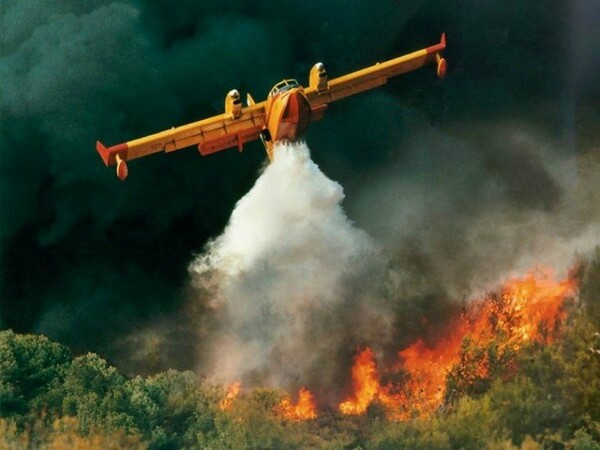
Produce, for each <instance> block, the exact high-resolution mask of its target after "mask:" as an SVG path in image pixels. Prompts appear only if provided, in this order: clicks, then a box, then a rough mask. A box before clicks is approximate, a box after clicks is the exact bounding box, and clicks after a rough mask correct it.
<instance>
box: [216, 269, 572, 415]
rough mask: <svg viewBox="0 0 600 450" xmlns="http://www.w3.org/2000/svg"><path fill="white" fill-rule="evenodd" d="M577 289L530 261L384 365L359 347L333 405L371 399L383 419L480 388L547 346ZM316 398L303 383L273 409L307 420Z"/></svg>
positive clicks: (363, 408) (352, 406)
mask: <svg viewBox="0 0 600 450" xmlns="http://www.w3.org/2000/svg"><path fill="white" fill-rule="evenodd" d="M576 294H577V282H576V280H575V277H574V275H573V276H569V277H567V278H565V279H562V280H557V279H556V278H555V276H554V275H553V273H552V271H551V270H550V269H545V268H537V269H535V270H532V271H530V272H529V273H527V274H526V275H525V276H523V277H518V278H511V279H509V280H507V281H506V282H505V283H504V284H503V286H502V287H500V288H499V289H497V290H495V291H493V292H490V293H489V294H488V295H486V296H484V297H482V298H480V299H476V300H473V301H471V302H469V303H468V304H465V306H464V307H463V309H462V313H461V314H460V315H459V316H458V317H453V318H449V319H448V325H447V326H446V327H445V328H444V330H443V331H442V332H441V333H438V337H437V340H436V341H435V342H431V343H427V342H425V341H424V340H423V339H417V340H416V341H415V342H414V343H412V344H410V345H408V346H407V347H405V348H404V349H401V350H399V351H398V359H397V361H396V362H395V364H393V365H391V367H380V365H379V364H378V361H377V355H376V354H375V352H374V351H373V350H372V349H371V348H369V347H364V348H358V349H357V352H356V355H355V356H354V358H353V364H352V369H351V373H350V375H351V378H352V393H351V394H350V395H349V396H348V397H347V398H346V399H345V400H344V401H342V402H341V403H339V405H337V408H336V409H337V410H338V411H339V412H340V413H341V414H343V415H348V416H359V415H363V414H365V413H366V412H367V411H368V410H369V408H370V407H371V406H372V405H375V404H377V405H379V406H380V407H381V408H383V410H384V411H385V415H386V417H387V418H388V419H390V420H394V421H407V420H411V419H415V418H428V417H431V416H432V415H433V414H435V412H436V411H438V410H439V409H440V408H441V407H443V406H445V405H451V404H452V402H453V401H454V400H455V399H456V397H462V396H464V395H472V394H477V393H482V392H484V391H485V388H486V387H489V384H490V382H491V381H492V380H493V379H495V378H502V379H505V380H506V379H510V378H511V377H513V376H514V375H515V374H516V373H517V371H518V362H517V360H518V354H519V351H520V350H521V349H522V348H524V347H526V346H527V345H529V344H538V345H541V346H543V345H548V344H551V343H552V342H553V341H554V340H555V339H556V338H558V337H559V336H560V333H561V331H562V328H563V324H564V323H565V320H566V319H567V305H566V302H567V301H568V300H569V299H573V298H574V296H575V295H576ZM386 380H387V381H386ZM449 387H450V389H448V388H449ZM240 388H241V383H240V382H235V383H233V384H232V385H230V386H229V388H228V389H227V393H226V395H225V396H224V398H223V399H222V400H221V403H220V405H221V409H222V410H229V409H230V408H231V407H232V403H233V401H234V399H235V398H237V397H238V396H239V394H240ZM316 403H317V402H316V399H315V398H314V396H313V394H312V393H311V392H310V391H309V390H308V389H307V388H305V387H302V388H300V390H299V392H298V394H297V401H296V403H294V402H293V400H292V398H291V396H289V395H284V396H283V398H282V399H281V400H280V402H279V403H278V404H277V405H276V406H275V407H274V412H275V413H276V414H277V416H279V417H280V418H282V419H286V420H292V421H302V420H312V419H316V418H317V416H318V413H317V406H316Z"/></svg>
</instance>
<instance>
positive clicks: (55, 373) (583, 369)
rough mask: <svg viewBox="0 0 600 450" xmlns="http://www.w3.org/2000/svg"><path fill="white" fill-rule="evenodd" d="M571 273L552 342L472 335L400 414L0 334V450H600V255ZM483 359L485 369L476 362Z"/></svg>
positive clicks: (378, 401)
mask: <svg viewBox="0 0 600 450" xmlns="http://www.w3.org/2000/svg"><path fill="white" fill-rule="evenodd" d="M573 277H574V278H575V279H576V281H577V283H578V286H579V287H578V290H577V293H576V294H574V295H573V296H572V298H569V299H566V300H565V301H564V303H563V305H562V308H564V310H565V311H566V312H567V314H566V315H565V317H566V319H565V321H564V323H562V324H561V330H560V334H559V337H558V338H557V339H555V340H553V341H552V342H550V343H545V344H542V343H540V342H538V341H531V342H529V343H527V344H526V345H522V346H520V347H519V348H518V350H516V351H513V352H509V353H507V352H504V353H502V352H501V351H500V350H499V349H501V348H502V345H500V344H501V343H500V340H501V339H502V336H499V335H498V336H497V337H496V338H495V339H492V340H488V341H486V343H485V346H483V347H482V346H477V345H475V344H474V341H473V339H470V337H469V336H468V335H467V336H466V337H465V338H464V339H463V340H462V344H461V359H460V360H461V363H460V367H458V366H455V367H453V369H452V370H450V371H449V372H448V374H447V376H446V380H445V383H446V390H445V392H446V395H445V398H444V401H443V402H442V404H441V405H440V406H439V407H437V408H436V409H435V411H433V412H432V413H431V414H425V415H423V414H418V413H413V414H412V415H410V414H409V416H408V417H403V418H402V419H400V420H398V419H397V418H396V419H394V418H393V417H391V416H390V414H389V408H387V407H386V405H385V404H384V397H381V398H375V399H374V400H373V401H371V402H370V404H369V405H368V408H367V409H366V411H364V413H362V414H354V415H345V414H342V413H341V412H340V410H339V409H338V410H336V409H335V408H329V409H327V408H322V409H319V411H318V414H313V415H310V416H308V417H305V418H299V417H294V416H293V415H289V414H285V412H286V408H284V407H282V405H287V408H288V410H289V408H290V407H293V405H294V403H293V399H291V397H290V394H289V393H287V392H284V391H282V390H277V389H272V388H267V387H256V388H253V389H248V390H243V391H242V392H241V393H240V394H239V395H235V396H232V395H231V394H230V393H229V394H228V387H227V386H223V385H216V384H211V383H209V382H208V381H207V380H205V379H202V378H201V377H199V376H198V375H196V374H195V373H193V372H191V371H175V370H169V371H165V372H161V373H157V374H154V375H151V376H147V377H141V376H136V377H127V376H125V375H122V374H121V373H120V372H119V371H118V370H117V369H116V368H115V367H113V366H111V365H110V364H109V363H108V362H107V361H106V360H105V359H103V358H102V357H101V356H99V355H97V354H93V353H87V354H81V355H73V354H72V353H71V352H70V350H69V349H68V348H67V347H65V346H63V345H61V344H58V343H56V342H52V341H51V340H49V339H48V338H47V337H45V336H43V335H33V334H16V333H14V332H12V331H10V330H4V331H2V332H0V449H30V448H39V449H65V448H78V449H97V448H103V449H155V450H158V449H196V448H206V449H226V448H228V449H246V448H248V449H270V448H290V449H309V448H311V449H312V448H326V449H403V448H406V449H408V448H411V449H414V448H419V449H481V448H489V449H515V448H521V449H542V448H544V449H577V450H583V449H600V333H599V332H600V250H598V249H597V250H596V254H595V257H594V258H592V259H590V260H588V261H582V262H581V264H580V265H579V266H578V269H577V270H576V273H574V274H573ZM498 355H501V357H499V356H498ZM482 356H485V357H486V361H488V365H489V370H487V371H486V372H485V373H483V374H482V373H477V372H476V371H475V372H474V371H473V370H472V367H471V366H472V365H473V364H474V362H476V361H477V359H478V358H481V357H482ZM449 393H451V395H450V394H449ZM288 412H289V411H288Z"/></svg>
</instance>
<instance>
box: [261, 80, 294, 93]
mask: <svg viewBox="0 0 600 450" xmlns="http://www.w3.org/2000/svg"><path fill="white" fill-rule="evenodd" d="M299 86H300V84H299V83H298V82H297V81H296V80H283V81H280V82H279V83H277V84H276V85H275V86H274V87H273V89H271V92H269V97H273V96H275V95H277V94H279V93H281V92H285V91H288V90H290V89H293V88H296V87H299Z"/></svg>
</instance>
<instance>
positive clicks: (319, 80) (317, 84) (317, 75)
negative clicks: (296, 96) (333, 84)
mask: <svg viewBox="0 0 600 450" xmlns="http://www.w3.org/2000/svg"><path fill="white" fill-rule="evenodd" d="M308 84H309V86H310V87H311V88H316V89H317V92H323V91H326V90H327V89H328V88H329V86H328V84H327V71H326V70H325V66H324V65H323V63H316V64H315V65H314V66H313V67H312V69H310V75H309V79H308Z"/></svg>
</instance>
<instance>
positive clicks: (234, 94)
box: [225, 89, 242, 119]
mask: <svg viewBox="0 0 600 450" xmlns="http://www.w3.org/2000/svg"><path fill="white" fill-rule="evenodd" d="M225 114H227V115H229V116H230V117H231V118H232V119H237V118H239V117H240V116H241V115H242V99H241V98H240V93H239V92H238V90H237V89H233V90H231V91H229V92H228V93H227V95H226V96H225Z"/></svg>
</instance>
